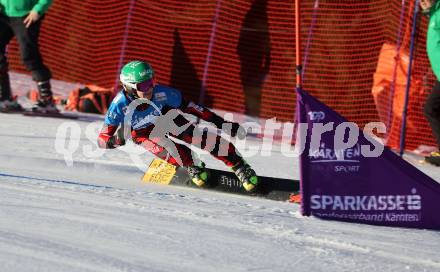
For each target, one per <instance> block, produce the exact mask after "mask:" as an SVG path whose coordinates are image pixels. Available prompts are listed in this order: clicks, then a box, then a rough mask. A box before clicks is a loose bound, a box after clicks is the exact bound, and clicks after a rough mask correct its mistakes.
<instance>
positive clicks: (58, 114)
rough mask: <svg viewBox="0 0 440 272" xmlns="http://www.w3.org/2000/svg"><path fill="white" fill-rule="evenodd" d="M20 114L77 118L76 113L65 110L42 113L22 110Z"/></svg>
mask: <svg viewBox="0 0 440 272" xmlns="http://www.w3.org/2000/svg"><path fill="white" fill-rule="evenodd" d="M22 114H23V115H24V116H34V117H49V118H62V119H72V120H75V119H78V115H76V114H74V113H67V112H57V113H43V112H36V111H31V110H25V111H23V112H22Z"/></svg>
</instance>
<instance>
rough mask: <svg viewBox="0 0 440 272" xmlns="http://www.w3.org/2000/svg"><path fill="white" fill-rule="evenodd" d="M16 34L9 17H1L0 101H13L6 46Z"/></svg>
mask: <svg viewBox="0 0 440 272" xmlns="http://www.w3.org/2000/svg"><path fill="white" fill-rule="evenodd" d="M13 36H14V33H13V32H12V29H11V28H10V26H9V20H8V18H7V17H5V16H3V15H0V101H5V100H11V99H12V93H11V84H10V81H9V74H8V60H7V58H6V46H7V45H8V44H9V42H10V41H11V39H12V37H13Z"/></svg>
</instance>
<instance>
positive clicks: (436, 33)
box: [420, 0, 440, 166]
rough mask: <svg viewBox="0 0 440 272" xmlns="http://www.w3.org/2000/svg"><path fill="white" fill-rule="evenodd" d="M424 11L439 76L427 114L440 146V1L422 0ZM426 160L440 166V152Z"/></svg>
mask: <svg viewBox="0 0 440 272" xmlns="http://www.w3.org/2000/svg"><path fill="white" fill-rule="evenodd" d="M420 6H421V8H422V12H423V13H424V14H425V15H426V16H429V18H430V19H429V25H428V34H427V39H426V49H427V52H428V57H429V61H430V63H431V67H432V70H433V71H434V74H435V76H436V78H437V80H436V83H435V85H434V88H433V89H432V93H431V94H430V95H429V96H428V98H427V100H426V103H425V108H424V111H425V116H426V118H427V119H428V121H429V124H430V126H431V129H432V132H433V133H434V136H435V138H436V140H437V145H438V146H439V147H440V81H439V80H440V46H439V44H440V1H436V0H421V1H420ZM425 161H426V162H428V163H431V164H434V165H436V166H440V153H439V152H433V153H431V155H430V156H427V157H425Z"/></svg>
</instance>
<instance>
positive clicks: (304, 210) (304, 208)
mask: <svg viewBox="0 0 440 272" xmlns="http://www.w3.org/2000/svg"><path fill="white" fill-rule="evenodd" d="M300 35H301V24H300V3H299V0H295V59H296V60H295V61H296V110H295V113H296V114H295V115H296V116H295V122H296V125H297V126H298V125H299V123H300V122H301V121H305V120H302V117H303V116H302V115H301V113H300V111H299V109H300V101H299V100H300V95H299V92H300V91H301V89H302V65H301V36H300ZM298 131H299V130H298V129H297V130H296V133H298ZM296 138H298V137H296ZM305 140H306V139H300V143H295V144H301V145H302V141H305ZM305 149H307V145H306V146H305ZM307 153H308V152H307V151H306V150H304V151H303V152H302V154H301V155H300V161H299V168H300V192H301V214H302V215H304V216H310V208H309V207H310V205H309V204H308V201H309V197H308V191H307V184H306V180H305V176H304V173H305V170H306V169H305V167H306V165H305V164H304V163H303V161H304V156H306V154H307Z"/></svg>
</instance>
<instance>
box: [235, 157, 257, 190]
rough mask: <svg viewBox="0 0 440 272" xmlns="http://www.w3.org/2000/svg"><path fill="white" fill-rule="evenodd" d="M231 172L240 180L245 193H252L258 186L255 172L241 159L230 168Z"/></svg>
mask: <svg viewBox="0 0 440 272" xmlns="http://www.w3.org/2000/svg"><path fill="white" fill-rule="evenodd" d="M232 171H233V172H234V173H235V175H236V176H237V178H238V179H239V180H240V182H241V184H242V185H243V188H244V189H245V190H246V191H247V192H250V193H251V192H254V191H255V189H256V188H257V185H258V176H257V174H256V173H255V171H254V170H253V169H252V168H251V167H250V166H249V164H247V163H246V162H245V161H244V160H243V159H242V160H241V161H240V162H239V163H237V164H236V165H234V166H232Z"/></svg>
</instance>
